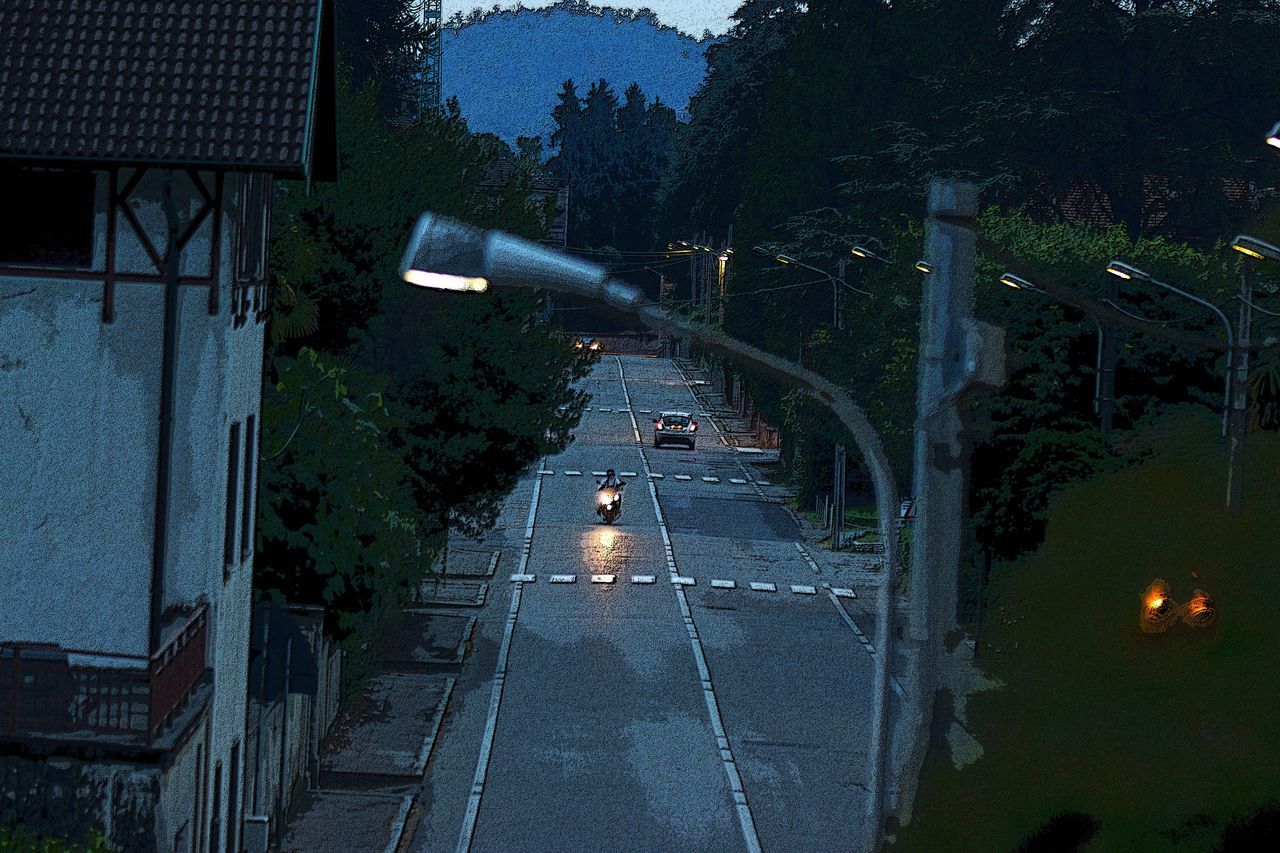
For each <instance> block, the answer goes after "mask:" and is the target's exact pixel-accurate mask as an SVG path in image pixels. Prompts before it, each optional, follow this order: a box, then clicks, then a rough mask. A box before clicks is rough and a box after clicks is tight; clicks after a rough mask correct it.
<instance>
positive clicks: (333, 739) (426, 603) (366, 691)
mask: <svg viewBox="0 0 1280 853" xmlns="http://www.w3.org/2000/svg"><path fill="white" fill-rule="evenodd" d="M468 557H469V555H465V554H464V555H459V556H458V558H457V559H456V561H455V562H456V565H450V566H449V571H450V575H448V576H446V577H445V578H444V579H443V580H441V581H439V582H437V581H435V580H432V581H427V582H426V583H424V584H423V588H422V589H421V590H420V591H419V594H418V595H417V596H416V599H417V601H418V603H419V604H420V605H421V606H412V607H410V608H407V609H406V610H405V613H404V615H403V617H402V619H400V620H399V621H398V622H396V623H395V624H392V625H390V626H388V627H387V629H386V630H385V631H384V632H383V633H382V634H381V635H380V636H379V637H378V639H377V643H376V646H375V647H374V658H375V662H376V666H377V671H376V672H375V673H374V674H373V675H372V676H370V677H369V678H368V680H367V681H366V682H365V684H364V685H363V687H362V689H361V692H360V695H359V696H357V697H356V698H355V699H354V700H352V701H351V702H350V704H349V706H348V707H347V708H345V709H344V711H343V715H342V717H341V719H340V720H339V722H338V723H337V724H336V726H335V729H334V733H333V734H332V735H331V736H330V738H329V740H328V742H327V743H326V744H325V747H324V749H323V752H322V755H321V759H320V773H319V785H318V787H317V788H316V789H314V790H310V791H304V792H302V793H301V794H300V796H299V798H298V801H297V803H296V805H295V806H294V808H293V813H292V814H291V816H290V819H289V821H288V829H287V831H286V835H285V840H284V843H283V845H282V847H281V849H282V850H286V851H298V853H329V851H332V853H366V851H367V852H368V853H393V852H394V851H395V850H396V849H397V848H398V847H399V846H400V844H401V841H402V839H403V837H404V835H405V828H406V823H407V821H408V818H409V816H410V813H411V810H412V808H413V805H414V803H415V802H416V800H417V798H418V795H419V793H420V791H421V787H422V780H423V776H424V774H425V772H426V767H427V763H428V761H430V759H431V755H432V752H433V750H434V747H435V744H436V739H437V735H438V734H439V731H440V724H441V721H442V719H443V718H444V714H445V709H446V708H447V706H448V703H449V700H450V697H451V696H452V694H453V689H454V685H455V683H456V680H457V674H458V672H460V670H461V666H462V658H463V656H464V654H465V650H466V647H467V644H468V642H469V641H470V639H471V633H472V631H473V630H474V627H475V621H476V620H475V616H474V608H475V607H476V605H477V602H479V603H481V604H482V603H483V602H484V600H485V596H486V593H487V590H488V584H489V574H490V573H491V572H492V567H491V566H490V564H489V563H488V560H487V559H486V560H484V561H482V562H483V565H476V566H472V565H470V563H471V562H474V561H471V560H469V559H468Z"/></svg>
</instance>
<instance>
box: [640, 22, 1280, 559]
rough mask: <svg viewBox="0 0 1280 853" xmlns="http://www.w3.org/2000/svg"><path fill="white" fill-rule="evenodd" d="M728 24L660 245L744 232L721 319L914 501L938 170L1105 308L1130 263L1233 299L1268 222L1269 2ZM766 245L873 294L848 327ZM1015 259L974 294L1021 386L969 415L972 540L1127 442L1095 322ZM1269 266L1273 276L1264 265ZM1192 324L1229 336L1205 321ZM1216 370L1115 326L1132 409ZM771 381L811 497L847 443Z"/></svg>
mask: <svg viewBox="0 0 1280 853" xmlns="http://www.w3.org/2000/svg"><path fill="white" fill-rule="evenodd" d="M734 21H735V24H734V26H733V29H732V30H731V31H730V33H729V36H728V38H727V39H726V40H725V41H724V42H723V43H721V44H717V45H713V46H711V47H710V48H709V49H708V76H707V79H706V81H705V83H704V85H703V86H702V88H701V89H700V90H699V91H698V93H697V94H696V95H695V97H694V98H693V100H692V102H691V105H690V113H691V121H690V123H689V124H688V125H682V126H680V128H679V134H678V136H677V144H676V148H675V154H674V157H673V161H672V166H671V169H670V170H669V172H668V173H667V175H666V179H665V180H664V183H663V187H662V190H661V194H660V198H661V212H660V219H659V225H658V230H659V233H660V241H659V242H661V243H663V244H665V241H666V240H668V239H690V237H689V236H688V235H691V234H696V233H699V232H709V233H711V234H712V235H720V236H723V235H725V234H726V233H727V231H728V228H729V226H730V225H732V227H733V234H734V243H735V245H736V247H737V248H738V249H739V251H738V252H737V253H736V254H735V256H734V259H735V260H734V278H733V285H732V288H731V290H730V294H729V301H728V306H727V309H728V310H727V320H726V323H727V326H728V331H729V332H730V333H732V334H734V335H737V336H739V337H742V338H744V339H747V340H749V341H752V342H753V343H757V344H760V345H763V346H765V347H767V348H770V349H772V350H773V351H775V352H778V353H781V354H787V355H790V356H792V357H794V356H795V354H796V353H797V352H798V351H800V352H803V354H804V358H805V359H806V362H807V363H808V364H810V365H811V366H814V367H817V368H818V369H820V370H821V371H823V372H825V373H826V374H827V375H828V376H829V377H830V378H832V379H835V380H837V381H840V382H843V383H844V384H845V385H846V386H847V387H849V388H850V389H851V390H852V392H853V393H854V395H855V397H856V398H857V399H859V400H860V401H862V402H863V403H865V405H866V406H867V408H868V409H869V411H870V413H871V415H872V416H873V418H874V419H875V420H876V423H877V426H878V427H879V429H880V430H881V432H882V434H883V435H884V437H885V440H886V442H887V444H888V445H889V450H890V453H891V456H892V458H893V460H894V463H895V466H896V467H897V470H898V472H899V477H900V480H901V483H902V485H903V487H904V490H905V491H908V492H909V490H910V476H911V463H910V451H911V438H910V436H911V427H912V424H911V414H910V413H911V412H912V411H913V410H914V406H913V402H914V394H915V347H916V328H917V322H918V317H919V293H920V280H919V274H918V273H915V272H914V271H913V270H912V269H911V265H912V262H913V261H914V260H915V259H916V257H918V253H919V252H920V251H921V246H922V231H921V230H920V225H919V223H920V222H921V220H922V218H923V216H924V199H925V189H926V186H927V182H928V180H929V179H930V178H934V177H950V178H959V179H965V180H971V181H974V182H976V183H978V184H979V185H980V186H981V188H982V190H983V199H984V202H985V203H986V204H987V205H990V206H991V210H990V211H989V212H988V213H987V214H986V216H985V219H984V230H985V231H986V234H987V236H988V237H990V238H992V239H998V240H1000V241H1001V245H1002V247H1005V248H1007V249H1010V250H1011V251H1012V252H1013V253H1014V254H1015V255H1016V256H1018V257H1020V258H1023V259H1025V260H1026V261H1027V262H1028V263H1034V264H1036V265H1037V266H1038V268H1043V269H1046V270H1051V271H1052V272H1053V274H1055V275H1056V276H1058V277H1059V280H1060V281H1061V282H1062V283H1064V284H1066V285H1069V286H1072V287H1075V288H1078V289H1080V290H1082V291H1084V292H1086V293H1089V294H1090V295H1092V296H1095V297H1097V296H1099V295H1101V293H1102V292H1103V287H1104V286H1105V279H1106V276H1105V275H1104V274H1103V272H1102V267H1103V265H1104V264H1105V263H1106V262H1107V261H1108V260H1110V258H1112V257H1127V258H1130V259H1132V260H1133V261H1134V262H1135V263H1137V264H1138V265H1139V266H1141V267H1143V268H1144V269H1148V270H1149V271H1151V272H1153V273H1155V274H1157V275H1160V276H1162V277H1167V278H1168V279H1169V280H1172V281H1177V282H1179V283H1180V284H1181V286H1183V287H1185V288H1187V289H1189V290H1191V291H1193V292H1195V293H1197V294H1199V295H1201V296H1204V297H1205V298H1208V299H1211V300H1213V301H1215V302H1217V303H1218V304H1220V305H1226V304H1227V303H1228V301H1229V299H1230V298H1231V294H1232V293H1233V292H1234V289H1235V287H1236V282H1235V276H1236V273H1237V270H1238V265H1237V259H1236V257H1235V253H1233V252H1230V251H1224V250H1223V248H1222V246H1223V244H1222V241H1224V240H1230V238H1231V237H1232V236H1233V235H1234V234H1235V233H1237V232H1239V231H1246V232H1248V231H1252V232H1254V233H1258V234H1260V235H1261V236H1264V237H1265V236H1266V235H1267V234H1268V233H1270V234H1272V235H1273V237H1274V235H1275V234H1276V233H1277V229H1276V226H1277V225H1280V219H1278V218H1277V215H1276V205H1275V198H1276V196H1275V191H1274V190H1273V189H1270V188H1274V187H1277V186H1280V174H1278V172H1277V165H1278V161H1280V158H1277V157H1276V156H1275V152H1274V149H1270V148H1267V147H1266V146H1265V145H1263V143H1262V136H1263V134H1264V132H1265V131H1266V129H1267V128H1268V127H1270V125H1271V123H1272V122H1273V121H1274V120H1275V118H1276V117H1277V115H1276V111H1277V109H1278V108H1277V104H1280V78H1278V77H1277V76H1276V75H1274V74H1268V73H1265V71H1263V69H1265V68H1267V67H1268V66H1269V63H1271V62H1272V60H1271V58H1270V55H1271V52H1272V49H1271V45H1273V44H1274V40H1275V39H1276V37H1277V36H1280V4H1277V3H1276V2H1274V0H1216V2H1208V0H1205V1H1204V2H1194V0H1188V1H1187V2H1178V1H1177V0H1164V2H1161V0H1148V2H1109V0H1053V2H1036V3H1031V2H1016V1H1015V2H1011V0H973V2H965V3H956V2H947V0H908V2H894V3H885V2H875V0H811V2H807V3H799V2H790V0H747V2H745V3H743V5H742V6H741V8H740V9H739V10H738V12H737V13H736V14H735V16H734ZM1108 226H1109V227H1108ZM857 243H865V244H868V245H870V246H872V247H874V248H876V249H877V250H879V251H881V252H882V253H883V254H886V255H889V256H891V257H892V258H893V260H894V263H893V264H892V265H889V266H884V267H881V266H867V265H865V264H863V265H862V266H859V265H858V264H859V263H860V262H858V261H857V259H855V258H852V257H851V256H850V255H849V253H848V248H849V247H850V246H851V245H854V244H857ZM759 244H764V245H765V246H767V247H769V248H770V249H772V250H774V251H779V252H783V251H785V252H787V253H789V254H792V255H795V256H797V257H800V258H801V259H804V260H806V261H808V262H810V263H814V264H815V265H818V266H822V267H824V268H827V269H830V270H831V271H833V272H834V271H835V269H836V263H837V260H838V259H841V258H843V259H846V260H847V261H849V263H850V264H851V265H852V266H851V268H850V273H849V274H850V275H851V276H856V277H857V279H850V280H851V281H853V282H854V283H859V282H860V283H861V284H862V285H863V286H865V287H867V288H869V289H871V290H873V291H874V292H875V293H876V294H877V296H876V298H875V299H872V300H865V299H860V298H858V297H851V298H850V300H849V304H848V305H847V306H846V315H845V316H846V328H845V330H843V331H836V330H834V329H832V328H831V326H830V317H831V296H830V288H829V285H827V284H825V283H820V284H816V285H814V286H812V287H805V288H791V289H785V290H781V289H777V286H778V285H784V284H788V283H795V282H796V281H802V280H803V279H798V278H796V277H794V275H795V274H794V272H789V271H784V270H780V269H778V268H777V265H776V264H772V263H770V262H769V260H768V259H767V258H764V257H761V256H759V255H756V254H753V253H751V252H750V251H749V250H750V249H751V247H752V246H755V245H759ZM999 272H1000V269H998V268H995V267H994V266H993V262H989V261H985V260H984V261H983V262H982V263H980V268H979V288H978V290H979V295H978V301H979V310H980V311H981V312H982V313H983V314H984V315H985V316H986V318H987V319H990V320H992V321H994V322H996V323H998V324H1000V325H1002V326H1005V327H1006V328H1007V329H1008V330H1009V335H1010V338H1009V343H1010V350H1011V358H1012V361H1011V366H1012V374H1013V375H1012V382H1011V384H1010V386H1009V388H1007V389H1006V390H1005V391H1003V392H1002V393H1001V394H999V395H989V397H988V398H987V399H985V400H980V401H979V405H978V406H977V407H976V409H977V415H976V419H975V423H974V424H973V434H972V435H973V439H974V441H975V445H976V451H975V458H974V480H973V510H974V513H975V517H976V530H975V534H976V536H977V540H978V542H979V543H980V544H982V545H984V546H986V547H990V548H992V549H994V550H995V552H996V553H997V555H1005V556H1013V555H1016V554H1018V553H1020V552H1023V551H1025V550H1027V549H1029V548H1033V547H1035V545H1036V544H1037V543H1038V542H1039V540H1040V536H1041V534H1042V531H1043V523H1044V517H1045V516H1044V513H1045V508H1046V505H1047V500H1048V496H1049V494H1050V493H1051V492H1052V491H1053V490H1054V489H1055V488H1058V487H1059V486H1061V485H1062V484H1064V483H1066V482H1070V481H1071V480H1073V479H1078V478H1080V477H1084V476H1087V475H1088V474H1089V472H1091V471H1095V470H1098V469H1099V468H1101V467H1106V466H1107V465H1110V464H1113V463H1118V462H1119V461H1120V460H1119V458H1118V457H1122V456H1123V452H1122V448H1123V446H1124V442H1123V440H1120V441H1117V442H1112V443H1107V442H1104V441H1102V439H1101V438H1100V437H1099V436H1098V431H1097V418H1096V415H1095V414H1094V413H1093V411H1092V399H1093V385H1094V379H1093V370H1094V352H1095V342H1094V326H1093V323H1092V322H1091V321H1090V320H1089V319H1088V318H1087V317H1083V316H1082V315H1080V314H1079V312H1075V311H1072V310H1069V309H1065V308H1063V307H1062V306H1059V305H1057V304H1056V303H1053V302H1052V301H1050V300H1048V299H1046V298H1044V297H1042V296H1038V295H1035V294H1028V293H1018V292H1014V291H1009V290H1008V289H1006V288H1001V287H999V286H998V285H995V284H994V280H995V276H996V275H998V274H999ZM1259 274H1260V281H1261V282H1262V287H1263V289H1265V288H1266V287H1267V286H1268V284H1267V276H1268V275H1273V274H1274V273H1273V272H1272V271H1269V270H1267V269H1265V268H1262V267H1260V268H1259ZM771 287H772V288H774V290H773V291H772V292H771V291H770V288H771ZM1146 290H1148V291H1149V290H1150V288H1147V289H1146ZM734 293H740V294H743V295H742V296H740V297H737V298H735V296H734ZM1129 293H1131V294H1132V295H1126V299H1127V300H1131V301H1130V303H1129V304H1130V305H1131V306H1132V307H1133V310H1140V311H1142V312H1143V313H1145V314H1148V315H1152V316H1155V317H1157V318H1160V319H1162V320H1164V319H1170V318H1174V317H1182V316H1186V315H1188V314H1194V313H1195V312H1194V310H1191V308H1190V306H1188V304H1187V303H1185V302H1179V301H1178V300H1177V299H1176V298H1170V297H1167V295H1165V294H1159V293H1155V294H1153V293H1150V292H1146V291H1144V289H1143V288H1139V287H1135V288H1131V289H1130V291H1129ZM1274 307H1276V306H1274V305H1273V308H1274ZM1234 310H1235V309H1234V308H1231V309H1229V311H1228V313H1231V312H1233V311H1234ZM1267 319H1268V318H1256V319H1255V324H1259V323H1260V324H1261V325H1263V326H1265V325H1266V322H1264V321H1266V320H1267ZM766 320H767V322H766ZM1188 325H1189V327H1191V328H1199V329H1202V330H1204V331H1207V332H1210V333H1218V331H1219V330H1220V326H1219V325H1218V324H1217V323H1216V321H1215V320H1214V318H1213V317H1211V316H1209V315H1208V314H1205V315H1204V317H1203V319H1200V318H1193V319H1192V320H1191V321H1189V324H1188ZM1222 367H1223V365H1222V359H1217V360H1216V361H1215V358H1214V356H1213V355H1212V354H1209V353H1203V352H1193V351H1187V350H1185V349H1178V348H1175V347H1173V346H1171V345H1169V344H1167V343H1165V342H1163V341H1161V340H1160V339H1158V338H1156V337H1154V336H1144V335H1140V334H1137V333H1130V332H1126V331H1122V333H1121V349H1120V361H1119V367H1118V372H1117V393H1118V395H1119V402H1118V412H1117V423H1118V425H1119V426H1120V427H1122V428H1126V429H1127V428H1130V427H1134V426H1137V425H1139V424H1141V423H1142V422H1144V420H1145V419H1147V418H1149V417H1151V416H1153V415H1155V414H1157V413H1158V412H1160V411H1162V410H1163V409H1164V408H1165V407H1167V406H1169V405H1171V404H1176V403H1181V402H1194V403H1200V404H1203V405H1206V406H1220V405H1221V383H1222V372H1221V371H1222ZM1278 368H1280V361H1278V360H1277V358H1276V355H1275V351H1274V349H1273V350H1272V351H1271V352H1270V353H1268V354H1264V355H1263V356H1262V357H1261V358H1259V359H1257V360H1256V369H1255V370H1254V373H1253V381H1252V383H1251V392H1252V395H1253V403H1254V406H1255V409H1254V411H1255V413H1256V417H1255V421H1256V424H1255V425H1256V426H1263V427H1265V426H1269V425H1274V424H1275V416H1274V413H1275V411H1276V401H1277V399H1280V369H1278ZM755 391H756V394H757V396H758V397H759V399H760V400H761V401H762V402H763V404H764V406H765V408H766V412H767V413H768V414H770V415H771V417H772V418H773V419H775V420H777V421H782V422H784V426H785V429H784V437H785V439H784V440H785V441H786V442H787V447H786V448H785V450H786V455H787V458H788V459H789V460H790V461H791V463H792V464H793V466H794V469H795V474H796V475H797V478H798V482H799V483H800V484H801V485H802V487H803V488H804V494H805V497H806V498H807V499H809V500H811V499H812V497H813V495H814V494H815V493H817V492H818V491H820V490H821V489H823V488H824V487H825V484H826V482H827V478H828V477H829V470H830V467H829V462H828V460H829V458H830V447H831V445H832V444H833V442H834V441H835V440H837V438H838V436H836V435H834V434H830V433H828V432H826V431H824V430H823V429H821V428H817V427H814V426H812V425H813V424H815V423H823V422H825V418H822V417H820V416H818V413H817V412H816V411H815V410H813V409H812V407H811V406H809V405H808V404H805V403H801V402H798V401H796V400H793V399H790V398H788V397H785V396H779V393H778V392H777V390H776V389H773V388H771V387H769V386H768V385H765V384H762V383H756V388H755ZM810 505H811V504H810Z"/></svg>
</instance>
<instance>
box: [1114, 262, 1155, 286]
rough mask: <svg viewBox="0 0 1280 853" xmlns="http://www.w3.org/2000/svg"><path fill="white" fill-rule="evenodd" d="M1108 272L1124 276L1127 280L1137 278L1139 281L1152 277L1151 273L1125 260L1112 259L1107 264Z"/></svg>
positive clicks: (1119, 276) (1116, 275) (1120, 276)
mask: <svg viewBox="0 0 1280 853" xmlns="http://www.w3.org/2000/svg"><path fill="white" fill-rule="evenodd" d="M1107 272H1109V273H1111V274H1112V275H1113V276H1115V277H1116V278H1122V279H1124V280H1125V281H1129V280H1130V279H1137V280H1138V281H1146V280H1148V279H1150V278H1151V276H1150V275H1149V274H1147V273H1146V272H1144V271H1143V270H1140V269H1138V268H1137V267H1135V266H1132V265H1130V264H1126V263H1125V262H1124V261H1111V263H1109V264H1107Z"/></svg>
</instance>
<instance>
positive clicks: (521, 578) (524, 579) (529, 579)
mask: <svg viewBox="0 0 1280 853" xmlns="http://www.w3.org/2000/svg"><path fill="white" fill-rule="evenodd" d="M537 579H538V576H537V575H525V574H518V575H512V576H511V582H512V583H533V582H534V581H536V580H537Z"/></svg>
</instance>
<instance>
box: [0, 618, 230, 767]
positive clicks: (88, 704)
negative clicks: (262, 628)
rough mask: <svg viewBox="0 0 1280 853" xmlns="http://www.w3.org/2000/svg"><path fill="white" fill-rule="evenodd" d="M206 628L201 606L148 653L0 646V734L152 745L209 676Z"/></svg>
mask: <svg viewBox="0 0 1280 853" xmlns="http://www.w3.org/2000/svg"><path fill="white" fill-rule="evenodd" d="M207 629H208V608H207V607H206V606H204V605H202V606H201V607H200V608H199V609H198V610H196V611H195V612H194V613H192V614H191V616H190V617H189V618H188V619H187V621H186V622H185V623H183V625H182V627H181V628H180V629H179V630H178V631H177V633H175V634H174V636H173V637H172V639H170V640H169V642H168V643H166V644H165V646H164V648H162V649H160V650H159V651H158V652H156V653H155V654H153V655H152V656H151V657H150V658H143V657H137V656H134V657H125V656H104V655H97V654H92V653H87V652H77V651H71V650H67V649H61V648H58V647H56V646H30V645H28V646H4V647H0V734H10V735H12V734H24V735H40V734H45V735H50V736H54V737H62V738H67V737H71V738H74V737H76V736H77V735H84V736H90V737H92V736H98V735H105V736H111V737H112V739H114V740H122V741H124V742H128V743H142V744H150V743H152V742H153V741H154V740H155V739H156V736H157V735H159V734H160V732H161V731H162V730H163V729H164V727H165V725H166V724H167V723H168V722H169V721H170V720H171V719H172V718H173V715H174V713H175V712H176V711H177V710H178V709H179V708H180V707H181V705H182V703H183V701H184V700H185V699H186V698H187V697H188V696H189V695H190V693H191V690H192V688H193V687H195V685H196V683H197V682H198V681H199V680H200V676H201V675H202V674H203V673H204V670H205V652H206V638H207V636H208V630H207ZM73 656H74V657H73ZM82 660H93V661H94V662H95V663H94V665H85V664H83V663H80V661H82Z"/></svg>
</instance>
